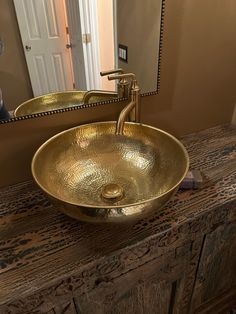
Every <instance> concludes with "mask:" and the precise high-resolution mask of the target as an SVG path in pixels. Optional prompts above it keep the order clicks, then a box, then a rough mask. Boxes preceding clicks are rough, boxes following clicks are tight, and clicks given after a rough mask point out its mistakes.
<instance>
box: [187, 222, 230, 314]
mask: <svg viewBox="0 0 236 314" xmlns="http://www.w3.org/2000/svg"><path fill="white" fill-rule="evenodd" d="M235 252H236V222H234V223H230V224H227V225H221V226H219V227H217V228H216V229H215V230H214V231H212V232H211V233H210V234H208V235H207V236H206V239H205V242H204V247H203V251H202V256H201V261H200V264H199V268H198V272H197V276H196V282H195V287H194V294H193V297H192V304H191V309H192V311H193V312H194V311H195V310H196V309H197V308H198V307H199V306H200V305H201V304H204V303H206V302H208V301H209V300H211V299H214V298H217V296H218V295H220V294H222V292H224V291H230V289H231V287H234V286H236V254H235ZM234 297H235V299H236V291H235V295H234Z"/></svg>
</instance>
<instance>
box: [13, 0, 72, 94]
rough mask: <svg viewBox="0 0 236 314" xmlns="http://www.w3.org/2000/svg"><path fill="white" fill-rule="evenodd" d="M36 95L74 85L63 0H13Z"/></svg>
mask: <svg viewBox="0 0 236 314" xmlns="http://www.w3.org/2000/svg"><path fill="white" fill-rule="evenodd" d="M14 4H15V9H16V15H17V20H18V24H19V29H20V33H21V38H22V43H23V47H24V51H25V57H26V62H27V66H28V70H29V75H30V79H31V84H32V89H33V93H34V96H39V95H43V94H47V93H51V92H57V91H65V90H72V89H73V81H74V79H73V72H72V68H71V51H70V47H67V44H68V36H67V33H66V14H65V7H64V1H63V0H14Z"/></svg>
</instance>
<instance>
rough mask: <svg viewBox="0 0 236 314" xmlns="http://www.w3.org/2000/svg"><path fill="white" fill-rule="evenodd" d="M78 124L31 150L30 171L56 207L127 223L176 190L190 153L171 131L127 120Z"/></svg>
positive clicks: (89, 217)
mask: <svg viewBox="0 0 236 314" xmlns="http://www.w3.org/2000/svg"><path fill="white" fill-rule="evenodd" d="M115 129H116V122H99V123H92V124H87V125H81V126H78V127H75V128H72V129H69V130H66V131H64V132H62V133H59V134H57V135H55V136H54V137H52V138H51V139H49V140H48V141H46V142H45V143H44V144H43V145H42V146H41V147H40V148H39V149H38V150H37V152H36V153H35V155H34V157H33V160H32V173H33V177H34V179H35V181H36V182H37V184H38V185H39V187H40V188H41V189H42V190H44V191H45V192H46V193H47V195H48V196H49V197H50V198H51V200H52V203H53V204H54V205H55V208H56V209H58V210H60V211H62V212H63V213H65V214H67V215H69V216H71V217H74V218H76V219H79V220H83V221H87V222H126V221H128V220H133V219H139V218H142V217H144V216H147V215H150V213H151V212H153V211H157V210H158V209H159V208H160V207H162V206H163V205H164V204H165V203H166V202H167V201H168V200H169V199H170V197H171V196H172V195H173V193H174V192H175V191H176V190H177V188H178V186H179V184H180V183H181V181H182V180H183V178H184V177H185V175H186V172H187V170H188V165H189V160H188V154H187V152H186V150H185V148H184V147H183V145H182V144H181V143H180V142H179V141H178V140H177V139H176V138H174V137H173V136H172V135H170V134H168V133H166V132H164V131H162V130H159V129H156V128H154V127H151V126H148V125H144V124H139V123H131V122H126V123H125V124H124V135H116V134H115Z"/></svg>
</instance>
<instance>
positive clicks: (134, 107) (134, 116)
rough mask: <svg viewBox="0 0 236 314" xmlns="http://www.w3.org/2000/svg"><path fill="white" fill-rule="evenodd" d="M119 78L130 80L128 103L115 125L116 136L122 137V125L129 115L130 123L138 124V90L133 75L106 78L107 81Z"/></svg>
mask: <svg viewBox="0 0 236 314" xmlns="http://www.w3.org/2000/svg"><path fill="white" fill-rule="evenodd" d="M121 78H125V79H131V87H130V102H129V103H128V105H127V106H126V107H125V108H124V109H123V110H122V111H121V113H120V115H119V118H118V120H117V124H116V134H117V135H123V132H124V123H125V120H126V119H127V117H128V115H130V120H131V121H133V122H140V88H139V86H138V83H137V80H136V77H135V75H134V74H133V73H127V74H118V75H113V76H108V80H117V79H121Z"/></svg>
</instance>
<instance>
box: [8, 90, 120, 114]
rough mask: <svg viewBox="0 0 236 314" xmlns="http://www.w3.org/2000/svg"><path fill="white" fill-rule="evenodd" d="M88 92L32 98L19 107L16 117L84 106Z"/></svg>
mask: <svg viewBox="0 0 236 314" xmlns="http://www.w3.org/2000/svg"><path fill="white" fill-rule="evenodd" d="M86 92H87V91H68V92H59V93H52V94H47V95H43V96H39V97H36V98H32V99H30V100H27V101H25V102H24V103H22V104H21V105H19V106H18V107H17V108H16V109H15V111H14V116H15V117H19V116H25V115H31V114H35V113H39V112H46V111H52V110H58V109H65V108H70V107H75V106H79V105H81V104H83V97H84V95H85V93H86ZM112 98H114V96H109V95H101V96H91V97H90V98H89V103H96V102H99V101H103V100H107V99H112Z"/></svg>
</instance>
